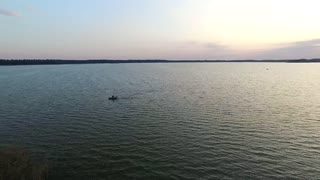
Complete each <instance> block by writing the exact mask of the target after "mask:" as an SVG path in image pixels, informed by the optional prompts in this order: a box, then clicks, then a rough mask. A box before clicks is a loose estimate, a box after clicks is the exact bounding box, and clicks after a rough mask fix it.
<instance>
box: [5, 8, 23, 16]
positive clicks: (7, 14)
mask: <svg viewBox="0 0 320 180" xmlns="http://www.w3.org/2000/svg"><path fill="white" fill-rule="evenodd" d="M0 15H4V16H15V17H20V16H21V14H19V13H17V12H14V11H9V10H5V9H0Z"/></svg>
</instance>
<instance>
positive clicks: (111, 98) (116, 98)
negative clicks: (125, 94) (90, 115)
mask: <svg viewBox="0 0 320 180" xmlns="http://www.w3.org/2000/svg"><path fill="white" fill-rule="evenodd" d="M108 99H109V100H111V101H115V100H118V96H111V97H109V98H108Z"/></svg>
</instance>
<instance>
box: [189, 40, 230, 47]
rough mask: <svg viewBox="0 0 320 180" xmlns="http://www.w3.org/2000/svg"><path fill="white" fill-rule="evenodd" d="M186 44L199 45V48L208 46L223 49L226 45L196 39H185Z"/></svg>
mask: <svg viewBox="0 0 320 180" xmlns="http://www.w3.org/2000/svg"><path fill="white" fill-rule="evenodd" d="M185 45H186V46H193V47H198V48H199V47H200V48H208V49H225V48H226V46H224V45H222V44H221V43H217V42H198V41H187V42H185Z"/></svg>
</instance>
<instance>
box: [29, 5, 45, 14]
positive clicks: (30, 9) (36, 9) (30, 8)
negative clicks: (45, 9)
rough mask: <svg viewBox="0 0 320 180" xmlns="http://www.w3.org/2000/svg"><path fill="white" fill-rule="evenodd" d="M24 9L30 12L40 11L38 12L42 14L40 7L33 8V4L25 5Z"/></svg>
mask: <svg viewBox="0 0 320 180" xmlns="http://www.w3.org/2000/svg"><path fill="white" fill-rule="evenodd" d="M26 9H27V10H28V11H30V12H32V13H40V14H42V11H41V10H40V9H38V8H35V7H34V6H31V5H29V6H26Z"/></svg>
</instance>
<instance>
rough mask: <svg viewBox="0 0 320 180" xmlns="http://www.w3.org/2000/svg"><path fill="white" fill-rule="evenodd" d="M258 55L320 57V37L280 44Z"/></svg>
mask: <svg viewBox="0 0 320 180" xmlns="http://www.w3.org/2000/svg"><path fill="white" fill-rule="evenodd" d="M258 56H259V57H264V58H277V59H296V58H317V57H320V39H312V40H308V41H296V42H291V43H284V44H278V48H274V49H271V50H267V51H264V52H261V53H259V54H258Z"/></svg>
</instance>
